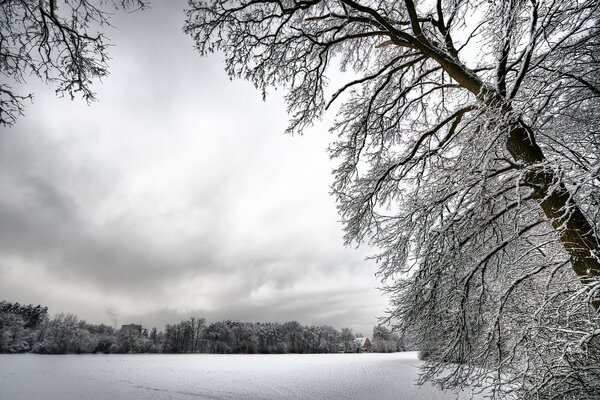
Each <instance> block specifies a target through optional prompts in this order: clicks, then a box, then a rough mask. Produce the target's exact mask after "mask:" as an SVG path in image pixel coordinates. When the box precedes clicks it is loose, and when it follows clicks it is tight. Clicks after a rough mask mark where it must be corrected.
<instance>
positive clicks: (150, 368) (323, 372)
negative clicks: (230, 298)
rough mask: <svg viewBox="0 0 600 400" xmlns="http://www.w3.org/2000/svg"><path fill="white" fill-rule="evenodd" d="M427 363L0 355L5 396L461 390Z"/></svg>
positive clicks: (322, 398) (372, 394) (317, 397)
mask: <svg viewBox="0 0 600 400" xmlns="http://www.w3.org/2000/svg"><path fill="white" fill-rule="evenodd" d="M419 363H420V361H418V360H417V357H416V353H396V354H305V355H297V354H285V355H207V354H202V355H195V354H194V355H163V354H161V355H148V354H137V355H114V354H112V355H81V356H77V355H63V356H42V355H33V354H24V355H0V399H2V400H37V399H43V400H52V399H56V400H75V399H77V400H80V399H90V400H100V399H111V400H114V399H143V400H146V399H176V400H179V399H181V400H183V399H211V400H224V399H244V400H245V399H248V400H253V399H264V400H280V399H314V400H330V399H336V400H338V399H339V400H353V399H356V400H387V399H389V400H392V399H393V400H403V399H423V400H445V399H448V400H450V399H455V398H456V395H455V394H453V393H442V392H440V391H438V390H437V389H435V388H433V387H431V386H422V387H419V386H416V385H415V384H414V382H415V379H416V378H417V374H418V371H417V366H418V365H419ZM461 398H465V399H466V398H469V396H468V394H466V393H465V394H464V396H462V395H461Z"/></svg>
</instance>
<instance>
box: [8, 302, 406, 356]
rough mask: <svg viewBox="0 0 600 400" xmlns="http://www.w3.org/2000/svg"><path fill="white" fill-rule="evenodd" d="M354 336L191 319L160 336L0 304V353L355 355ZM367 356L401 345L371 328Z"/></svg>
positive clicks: (288, 325) (325, 328)
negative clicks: (369, 347) (369, 352)
mask: <svg viewBox="0 0 600 400" xmlns="http://www.w3.org/2000/svg"><path fill="white" fill-rule="evenodd" d="M362 336H363V335H362V334H360V333H357V334H355V333H354V332H353V331H352V329H350V328H342V329H341V331H338V330H337V329H335V328H333V327H331V326H329V325H320V326H316V325H311V326H304V325H301V324H300V323H299V322H297V321H290V322H285V323H279V322H240V321H231V320H225V321H216V322H211V323H209V322H207V321H206V320H205V319H204V318H197V317H191V318H189V319H187V320H183V321H181V322H178V323H176V324H167V325H166V327H165V329H164V330H158V329H156V328H152V329H143V328H142V327H141V326H140V325H133V324H132V325H124V326H123V327H122V328H121V329H116V328H114V327H112V326H110V325H107V324H98V325H97V324H91V323H88V322H86V321H85V320H82V319H79V317H77V316H76V315H75V314H65V313H59V314H56V315H55V316H54V317H52V318H51V317H50V316H49V314H48V308H47V307H43V306H40V305H37V306H34V305H31V304H29V305H21V304H19V303H9V302H7V301H0V353H39V354H86V353H105V354H109V353H121V354H122V353H210V354H233V353H237V354H257V353H258V354H260V353H265V354H268V353H280V354H283V353H337V352H356V351H358V350H359V349H358V348H357V345H356V344H355V339H356V338H357V337H362ZM371 343H372V347H371V351H376V352H395V351H403V350H406V349H407V347H408V346H407V343H406V342H405V341H404V340H403V339H402V338H400V336H399V335H398V334H396V333H392V332H390V330H389V329H388V328H386V327H385V326H376V327H375V328H374V329H373V336H372V339H371Z"/></svg>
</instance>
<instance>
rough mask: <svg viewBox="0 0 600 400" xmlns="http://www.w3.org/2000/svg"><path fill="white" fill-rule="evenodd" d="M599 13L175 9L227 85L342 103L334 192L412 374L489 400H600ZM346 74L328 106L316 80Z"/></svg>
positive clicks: (295, 120) (323, 85) (292, 4)
mask: <svg viewBox="0 0 600 400" xmlns="http://www.w3.org/2000/svg"><path fill="white" fill-rule="evenodd" d="M599 8H600V2H599V1H597V0H565V1H540V0H504V1H501V0H499V1H479V0H437V1H433V0H431V1H420V2H414V1H413V0H404V1H387V0H274V1H262V0H239V1H235V2H229V1H219V0H211V1H197V0H191V1H190V3H189V10H188V14H187V21H186V25H185V30H186V32H188V33H189V34H190V35H191V36H192V37H193V38H194V40H195V42H196V46H197V49H198V50H199V51H200V53H201V54H207V53H210V52H213V51H220V52H222V53H224V55H225V63H226V71H227V73H228V74H229V75H230V76H231V77H242V78H245V79H248V80H250V81H251V82H252V83H253V84H254V85H255V86H256V87H257V88H258V89H259V90H261V91H262V92H263V93H265V94H266V92H267V90H268V88H269V87H283V88H285V89H286V90H287V95H286V100H287V103H288V107H289V112H290V115H291V121H290V126H289V132H302V131H303V129H304V128H306V127H307V126H310V125H311V124H312V123H313V122H314V121H315V120H317V119H319V118H320V117H321V116H322V115H323V113H324V111H325V110H326V109H327V108H328V107H330V105H331V104H332V103H333V102H335V101H336V100H339V101H340V102H341V103H342V104H341V106H340V110H339V112H338V115H337V120H336V122H335V124H334V126H333V127H332V131H333V132H334V133H335V134H336V135H337V140H336V141H335V142H334V143H333V144H332V146H331V155H332V157H333V158H335V159H336V160H337V161H338V162H339V166H338V168H337V169H336V170H335V182H334V184H333V191H334V193H335V195H336V196H337V199H338V201H339V209H340V213H341V215H342V217H343V220H344V222H345V228H346V233H347V236H346V239H347V241H348V242H349V243H350V242H355V243H361V242H364V241H368V242H369V243H370V244H372V245H373V246H375V247H377V248H378V249H379V250H380V251H379V253H378V254H377V255H376V257H375V258H376V260H377V261H378V262H379V265H380V272H379V273H380V276H381V278H382V279H383V280H384V281H385V282H386V284H387V290H388V291H389V293H390V294H391V295H392V298H393V299H392V307H391V314H390V318H394V320H397V321H399V322H398V326H397V328H398V329H400V330H404V329H407V328H410V330H411V334H412V335H414V338H415V340H416V341H417V343H416V345H418V346H420V347H424V346H430V348H429V349H428V352H429V354H430V356H429V358H428V360H429V361H428V363H427V370H426V372H427V373H426V374H425V378H426V379H431V380H435V381H436V382H438V383H439V384H441V385H443V386H446V387H448V386H449V387H457V386H462V385H465V384H476V385H479V386H480V387H491V389H492V391H491V392H490V393H492V394H493V396H495V397H497V398H502V397H505V396H507V397H511V396H518V397H521V398H577V399H591V398H598V396H599V395H600V324H599V319H598V309H599V308H600V283H599V276H600V259H599V257H600V252H599V249H600V244H599V241H598V226H599V224H600V218H599V215H600V207H599V205H600V200H599V199H600V191H599V189H600V162H599V157H600V140H599V138H600V135H599V132H598V126H599V122H600V102H599V101H598V100H599V98H600V61H599V58H598V54H600V21H599V20H598V19H599V16H600V14H599ZM337 65H340V66H341V69H342V70H351V72H350V73H348V74H346V76H350V78H348V79H349V80H348V81H347V83H346V84H345V85H342V86H341V87H339V88H335V89H337V90H333V91H331V93H330V94H329V93H328V92H327V82H328V78H327V74H328V72H329V71H331V69H332V67H335V66H337Z"/></svg>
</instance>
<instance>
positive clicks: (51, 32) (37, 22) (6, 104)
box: [0, 0, 146, 126]
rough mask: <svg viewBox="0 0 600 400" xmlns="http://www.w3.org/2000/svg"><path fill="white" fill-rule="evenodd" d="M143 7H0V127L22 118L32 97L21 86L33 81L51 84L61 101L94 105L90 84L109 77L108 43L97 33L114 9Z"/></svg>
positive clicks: (33, 2) (127, 1) (58, 0)
mask: <svg viewBox="0 0 600 400" xmlns="http://www.w3.org/2000/svg"><path fill="white" fill-rule="evenodd" d="M145 5H146V1H145V0H108V1H104V0H103V1H95V2H94V1H91V2H90V1H87V0H3V1H0V49H1V50H0V76H1V77H2V81H3V82H2V83H0V125H4V126H10V125H12V124H14V123H15V121H16V119H17V117H18V116H19V114H22V113H23V110H24V101H26V100H28V99H31V98H32V97H33V94H32V93H27V92H23V91H22V90H23V88H22V86H26V84H27V80H28V79H30V78H31V77H32V76H35V77H37V78H39V79H41V80H43V81H44V82H47V83H52V84H55V85H56V93H57V94H59V95H61V96H63V95H68V96H70V97H71V98H73V97H74V96H76V95H81V97H82V98H83V99H85V100H87V101H91V100H94V92H93V90H92V87H91V86H92V83H93V81H94V80H96V79H100V78H102V77H104V76H106V75H107V74H108V70H107V60H108V54H107V48H108V42H107V40H106V38H105V37H104V35H103V34H102V33H99V32H98V31H99V30H100V29H101V28H103V27H105V26H106V25H107V24H108V23H109V19H110V16H111V14H112V11H113V10H114V9H115V8H117V9H118V8H122V9H126V10H135V9H141V8H144V7H145ZM5 78H10V80H9V82H11V81H12V82H14V83H16V84H17V87H14V85H9V84H7V83H5V82H4V81H5ZM25 90H26V89H25Z"/></svg>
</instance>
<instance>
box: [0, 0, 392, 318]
mask: <svg viewBox="0 0 600 400" xmlns="http://www.w3.org/2000/svg"><path fill="white" fill-rule="evenodd" d="M153 7H154V9H153V10H150V11H148V12H146V13H142V14H139V15H138V14H131V15H130V14H127V15H119V16H117V17H116V19H115V20H114V21H113V23H114V25H115V26H117V29H115V30H113V31H111V32H109V33H108V35H109V36H110V37H111V38H112V39H113V43H114V44H115V45H116V47H115V48H114V49H112V51H111V56H112V57H113V60H112V61H111V76H109V77H108V78H107V79H106V80H105V82H104V83H103V84H99V85H97V86H96V88H97V89H98V99H99V102H98V103H95V104H92V105H91V106H89V107H88V106H86V105H85V104H81V102H74V103H73V102H69V101H67V100H65V99H57V98H55V97H54V95H53V93H52V88H47V87H44V86H39V85H38V86H37V87H36V92H37V97H36V99H35V102H34V104H33V105H32V106H31V107H30V108H29V109H28V110H27V112H28V115H27V116H26V117H24V118H22V119H21V120H20V121H19V122H18V124H17V125H16V126H15V127H14V128H12V129H11V130H10V131H9V130H2V131H1V132H0V192H1V193H2V196H0V270H3V271H5V276H6V279H4V280H3V281H2V282H0V291H3V292H4V293H7V294H8V295H10V296H12V298H11V299H9V300H16V301H21V302H47V303H48V305H50V306H52V307H53V308H52V309H51V311H53V312H58V311H65V312H77V313H79V314H80V316H81V317H82V318H85V319H88V320H90V321H95V322H102V321H104V322H108V323H115V319H118V320H119V322H121V323H126V322H127V321H129V320H132V321H137V320H139V319H143V320H144V321H145V323H147V324H149V325H156V326H159V327H160V326H161V325H164V324H165V323H167V322H175V321H177V319H178V318H179V317H181V316H186V315H189V314H190V313H192V312H193V313H196V315H199V316H204V317H206V318H208V319H209V320H217V319H223V318H232V319H240V320H257V321H266V320H272V321H274V320H278V321H287V320H299V321H300V322H302V323H306V324H313V323H314V324H331V325H334V326H337V327H341V326H354V327H357V326H358V327H360V329H362V330H368V329H369V328H368V326H369V324H371V325H372V324H374V323H375V321H376V318H375V315H377V314H378V313H379V314H380V313H381V312H382V309H383V304H384V303H385V301H383V300H382V299H381V297H380V295H379V293H378V292H377V291H376V290H375V289H374V286H376V285H377V281H376V280H375V279H374V278H373V273H374V271H375V266H374V265H373V264H372V263H369V262H365V261H364V257H365V255H366V254H368V253H369V252H370V251H369V249H361V250H355V249H347V248H343V247H342V239H341V237H342V232H341V227H340V225H339V223H338V222H337V220H338V218H339V217H338V216H337V214H336V211H335V205H334V203H333V200H332V198H331V197H330V196H329V195H328V191H329V188H328V183H329V181H330V176H329V171H330V169H331V164H330V163H329V161H328V160H327V158H326V154H325V149H326V147H327V138H326V137H324V136H323V135H325V132H326V127H325V126H323V127H321V128H319V129H320V130H321V131H322V132H320V133H318V134H316V133H315V134H314V135H311V134H309V135H306V136H305V137H302V138H290V137H286V136H283V130H284V128H285V122H286V119H287V116H286V115H285V113H284V107H283V105H282V102H281V99H280V98H278V97H273V98H270V99H269V101H268V103H267V104H265V103H260V95H259V94H258V93H256V91H254V89H253V88H251V87H250V85H249V84H248V83H246V82H234V83H231V82H230V81H229V79H228V78H227V77H226V76H225V74H224V72H223V71H222V64H221V62H220V61H219V59H218V57H212V58H208V59H200V58H199V56H198V55H197V54H196V53H195V52H194V51H193V49H192V44H191V40H189V39H188V38H186V37H185V36H184V35H183V34H182V32H181V29H180V26H181V25H182V23H183V14H182V12H181V9H182V8H183V7H184V2H178V3H177V6H176V7H175V6H173V2H168V3H167V2H155V4H154V5H153ZM34 86H35V85H34ZM15 268H18V269H23V271H15ZM24 277H25V279H29V280H31V284H27V283H25V282H22V280H23V279H24ZM42 280H46V281H42ZM49 285H53V287H49Z"/></svg>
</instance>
